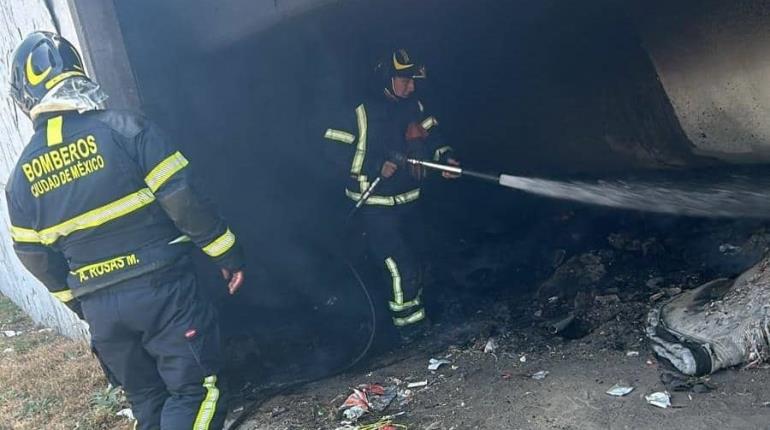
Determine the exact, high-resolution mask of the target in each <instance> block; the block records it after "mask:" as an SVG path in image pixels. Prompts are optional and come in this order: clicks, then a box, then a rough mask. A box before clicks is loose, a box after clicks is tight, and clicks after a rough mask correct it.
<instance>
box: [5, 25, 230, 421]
mask: <svg viewBox="0 0 770 430" xmlns="http://www.w3.org/2000/svg"><path fill="white" fill-rule="evenodd" d="M12 61H13V63H12V67H11V80H10V81H11V95H12V97H13V99H14V100H15V102H16V103H17V105H18V106H19V108H20V109H21V110H23V111H24V112H25V113H26V114H27V115H29V116H30V118H31V119H32V121H33V123H34V130H35V133H34V135H33V136H32V138H31V140H30V142H29V144H28V145H27V146H26V148H25V149H24V151H23V152H22V154H21V156H20V158H19V161H18V163H17V165H16V168H15V170H14V171H13V173H12V174H11V177H10V179H9V181H8V185H7V187H6V199H7V202H8V209H9V213H10V219H11V230H12V231H11V233H12V237H13V241H14V249H15V250H16V254H17V255H18V257H19V259H20V260H21V262H22V263H23V264H24V266H25V267H26V268H27V269H28V270H29V271H30V272H32V274H34V275H35V276H36V277H37V278H38V279H39V280H40V281H41V282H42V283H43V284H44V285H45V286H46V287H47V288H48V289H49V290H50V292H51V293H52V294H53V295H54V296H56V298H58V299H59V300H61V301H62V302H64V303H65V304H67V305H68V306H69V307H70V308H71V309H73V310H75V311H76V312H78V314H79V315H81V317H83V318H84V319H85V320H86V322H88V324H89V326H90V331H91V340H92V344H93V347H94V350H95V352H96V354H97V356H98V357H99V359H100V360H101V362H102V363H103V365H105V366H106V368H107V370H108V371H109V373H111V374H112V376H113V377H114V378H115V379H116V380H117V382H119V383H120V384H121V385H122V386H123V388H124V389H125V392H126V395H127V397H128V399H129V401H130V402H131V405H132V409H133V412H134V415H135V416H136V418H137V428H139V429H143V430H150V429H218V428H221V427H222V424H223V421H224V416H225V397H224V392H223V390H222V386H221V381H220V380H219V379H218V374H219V372H220V369H221V366H222V363H221V354H220V345H219V332H218V330H219V326H218V323H217V320H216V316H215V313H214V309H213V308H212V306H211V305H210V303H209V302H207V301H205V300H204V299H202V297H201V295H200V291H199V289H198V285H197V283H196V278H195V276H194V275H193V269H192V267H191V261H190V256H189V252H190V249H191V247H192V246H197V247H199V248H201V249H202V250H203V252H204V253H206V254H207V255H208V256H210V257H211V258H212V259H213V261H214V262H215V263H216V264H217V265H218V266H219V267H220V268H221V270H222V272H223V274H224V275H225V277H226V278H227V279H229V284H228V287H229V289H230V293H231V294H232V293H234V292H235V291H236V290H237V289H238V288H239V287H240V285H241V284H242V282H243V271H242V266H243V257H242V252H241V248H240V245H239V243H238V242H237V241H236V237H235V235H234V234H233V233H232V232H231V231H230V229H229V228H228V227H227V225H226V224H225V222H224V221H223V220H222V219H221V218H220V217H219V216H218V215H217V214H216V213H215V212H214V211H213V210H212V209H211V208H210V207H209V206H208V205H206V204H204V203H203V202H202V201H201V200H200V198H199V197H198V196H197V195H196V193H195V192H194V191H193V190H192V189H191V187H190V177H189V169H188V161H187V159H186V158H185V157H184V155H182V153H181V152H179V151H178V150H177V149H176V148H175V147H174V146H173V145H172V143H171V142H170V141H169V140H167V138H166V137H165V136H164V135H163V134H162V133H161V132H160V131H159V130H158V128H157V127H156V126H155V125H153V124H152V123H151V122H149V121H147V120H146V119H145V118H143V117H141V116H138V115H135V114H131V113H126V112H120V111H112V110H101V109H100V103H101V102H102V101H103V99H104V98H106V96H104V95H103V93H101V91H100V90H99V87H98V85H96V84H95V83H93V82H92V81H91V80H90V79H89V78H88V77H87V76H86V75H85V73H84V69H83V63H82V61H81V59H80V56H79V54H78V52H77V51H76V50H75V48H74V47H73V46H72V45H71V44H70V43H69V42H67V41H66V40H64V39H63V38H61V37H60V36H58V35H55V34H52V33H47V32H35V33H32V34H31V35H29V36H28V37H27V38H26V39H25V40H24V41H23V42H22V43H21V45H20V46H19V47H18V48H17V50H16V51H15V53H14V56H13V60H12Z"/></svg>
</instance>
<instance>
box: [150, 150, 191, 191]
mask: <svg viewBox="0 0 770 430" xmlns="http://www.w3.org/2000/svg"><path fill="white" fill-rule="evenodd" d="M187 164H189V162H188V161H187V159H186V158H184V155H182V153H181V152H179V151H177V152H175V153H173V154H171V155H169V156H168V157H167V158H166V159H165V160H163V161H161V162H160V163H158V165H157V166H155V167H154V168H153V169H152V170H151V171H150V173H148V174H147V176H145V178H144V182H145V183H146V184H147V186H148V187H150V190H151V191H152V192H153V193H154V192H156V191H158V189H159V188H160V187H162V186H163V184H165V183H166V182H168V180H169V179H171V177H172V176H174V174H175V173H177V172H178V171H180V170H182V169H184V168H185V167H187Z"/></svg>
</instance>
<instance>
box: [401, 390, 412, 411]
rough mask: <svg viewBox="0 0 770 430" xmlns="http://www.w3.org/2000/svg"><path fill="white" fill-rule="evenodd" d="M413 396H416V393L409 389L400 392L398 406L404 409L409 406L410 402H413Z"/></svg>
mask: <svg viewBox="0 0 770 430" xmlns="http://www.w3.org/2000/svg"><path fill="white" fill-rule="evenodd" d="M413 395H414V393H413V392H412V390H409V389H404V390H398V397H397V398H398V406H399V407H404V406H406V405H407V404H409V402H411V401H412V397H413Z"/></svg>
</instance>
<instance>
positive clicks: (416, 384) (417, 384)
mask: <svg viewBox="0 0 770 430" xmlns="http://www.w3.org/2000/svg"><path fill="white" fill-rule="evenodd" d="M427 385H428V380H427V379H426V380H424V381H417V382H410V383H408V384H406V388H420V387H425V386H427Z"/></svg>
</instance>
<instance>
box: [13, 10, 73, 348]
mask: <svg viewBox="0 0 770 430" xmlns="http://www.w3.org/2000/svg"><path fill="white" fill-rule="evenodd" d="M35 30H47V31H59V32H60V33H61V34H63V35H64V36H65V37H67V38H68V39H69V40H71V41H73V43H75V44H76V45H77V44H78V39H77V35H76V34H75V27H74V25H73V22H72V18H71V15H70V13H69V9H68V8H67V5H66V1H65V0H53V1H44V0H13V1H6V2H1V3H0V88H2V90H1V91H0V92H2V93H3V99H2V101H0V136H2V137H0V186H2V188H3V189H4V188H5V183H6V181H7V179H8V177H9V176H10V174H11V171H12V170H13V167H14V166H15V165H16V160H17V158H18V156H19V154H21V151H22V150H23V149H24V146H25V145H26V144H27V141H28V140H29V137H30V136H31V135H32V123H31V122H30V121H29V119H28V118H27V117H26V116H25V115H24V113H23V112H21V111H20V110H18V109H17V108H16V107H15V106H14V104H13V101H12V100H11V99H10V97H6V90H5V89H6V88H8V78H9V72H8V71H9V70H10V69H9V68H10V61H11V54H12V52H13V50H14V49H16V46H17V45H18V44H19V43H20V42H21V40H22V39H23V37H24V36H26V35H27V34H28V33H31V32H33V31H35ZM0 219H1V220H2V221H0V291H2V293H3V294H4V295H5V296H7V297H8V298H10V299H11V300H12V301H13V302H14V303H15V304H16V305H18V306H19V307H20V308H21V309H23V310H24V312H25V313H26V314H27V315H29V316H30V317H31V318H32V319H33V320H34V321H35V322H37V323H39V324H44V325H46V326H49V327H55V328H56V329H57V330H59V331H60V332H61V333H63V334H65V335H67V336H70V337H74V338H82V337H84V336H86V328H85V325H84V324H82V323H81V322H80V321H79V320H78V319H77V317H76V316H75V315H74V314H72V313H71V312H70V311H69V310H67V308H66V307H64V306H63V305H62V304H61V303H59V302H58V301H57V300H56V299H54V298H53V297H52V296H51V295H50V294H48V290H46V288H45V287H44V286H43V285H42V284H40V283H39V282H38V281H37V280H36V279H35V278H34V277H33V276H32V275H31V274H30V273H29V272H27V271H26V269H24V267H23V266H22V265H21V262H19V260H18V258H16V255H14V252H13V247H12V245H11V237H10V228H9V220H8V209H7V207H6V202H5V196H2V197H0Z"/></svg>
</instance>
